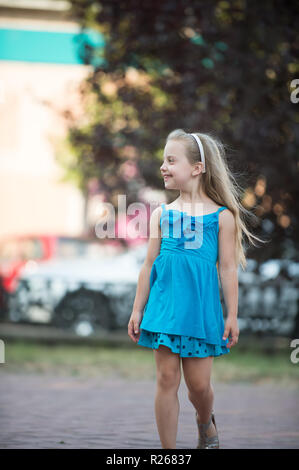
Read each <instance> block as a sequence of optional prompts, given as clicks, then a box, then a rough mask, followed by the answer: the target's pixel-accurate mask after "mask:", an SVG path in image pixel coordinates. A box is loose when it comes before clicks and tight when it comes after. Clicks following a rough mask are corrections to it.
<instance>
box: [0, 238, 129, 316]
mask: <svg viewBox="0 0 299 470" xmlns="http://www.w3.org/2000/svg"><path fill="white" fill-rule="evenodd" d="M95 245H96V247H98V248H99V249H102V248H103V246H104V245H105V250H107V249H109V250H110V249H111V250H112V251H115V253H117V252H119V251H121V247H120V243H119V242H118V241H117V240H109V242H107V243H106V242H103V241H102V240H101V241H98V240H95V239H90V238H88V237H68V236H59V235H24V236H22V235H19V236H15V237H5V238H1V239H0V312H1V315H0V316H3V314H4V313H5V312H6V307H7V305H6V298H7V295H9V294H10V293H13V292H14V291H15V288H16V286H17V283H18V278H19V273H20V271H21V269H22V268H23V267H24V266H25V265H26V264H27V263H28V262H32V261H33V262H34V261H35V262H39V263H42V262H43V261H47V260H49V259H51V258H56V257H58V258H60V257H63V258H72V257H74V256H81V255H82V256H84V254H85V252H86V251H87V250H88V249H90V248H91V247H95ZM107 245H109V246H108V247H107Z"/></svg>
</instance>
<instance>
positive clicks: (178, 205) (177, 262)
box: [128, 129, 259, 449]
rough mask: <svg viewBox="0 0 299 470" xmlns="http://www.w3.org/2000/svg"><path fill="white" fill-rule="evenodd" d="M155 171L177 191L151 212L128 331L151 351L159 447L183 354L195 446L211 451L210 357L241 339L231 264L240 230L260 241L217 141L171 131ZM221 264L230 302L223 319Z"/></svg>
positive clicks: (175, 408)
mask: <svg viewBox="0 0 299 470" xmlns="http://www.w3.org/2000/svg"><path fill="white" fill-rule="evenodd" d="M160 170H161V173H162V176H163V178H164V184H165V188H166V189H173V190H179V192H180V195H179V197H178V198H177V199H176V200H175V201H173V202H172V203H171V204H169V205H168V206H166V205H165V204H162V205H161V206H159V207H157V208H156V209H155V210H154V211H153V212H152V214H151V218H150V236H149V244H148V252H147V256H146V259H145V261H144V263H143V266H142V268H141V271H140V275H139V279H138V284H137V290H136V296H135V301H134V305H133V311H132V314H131V317H130V320H129V324H128V335H129V336H130V338H131V339H132V340H133V341H134V342H138V345H141V346H145V347H149V348H153V350H154V354H155V361H156V370H157V390H156V397H155V415H156V422H157V427H158V432H159V436H160V441H161V444H162V448H164V449H167V448H168V449H171V448H174V449H175V447H176V436H177V426H178V414H179V401H178V395H177V392H178V388H179V385H180V381H181V362H180V361H182V368H183V373H184V378H185V382H186V385H187V388H188V397H189V400H190V401H191V403H192V404H193V405H194V407H195V410H196V414H195V418H196V423H197V427H198V432H199V434H198V445H197V448H198V449H199V448H200V449H209V448H214V449H215V448H219V438H218V432H217V427H216V422H215V416H214V413H213V401H214V390H213V387H212V385H211V382H210V378H211V368H212V363H213V358H214V357H216V356H221V355H223V354H227V353H229V352H230V349H229V348H231V347H232V346H234V345H235V344H236V343H237V342H238V337H239V328H238V322H237V311H238V274H237V272H238V265H239V263H240V264H241V266H242V268H243V269H244V268H245V267H246V258H245V255H244V250H243V247H242V238H243V233H242V232H244V233H245V234H246V235H247V237H248V239H249V240H250V242H251V243H252V244H254V242H253V238H255V239H257V240H259V239H258V238H257V237H255V236H254V235H252V234H251V233H250V232H249V231H248V230H247V228H246V226H245V225H244V223H243V222H242V220H241V218H240V211H243V212H245V213H246V212H248V211H246V209H244V208H243V206H242V205H241V204H240V203H239V202H238V191H237V184H236V183H235V180H234V177H233V175H232V173H231V172H230V170H229V168H228V166H227V162H226V157H225V154H224V147H223V145H222V144H221V143H220V142H219V141H218V139H215V138H214V137H212V136H211V135H209V134H202V133H196V134H188V133H186V132H184V131H183V130H181V129H177V130H175V131H173V132H171V133H170V134H169V136H168V137H167V141H166V146H165V149H164V161H163V164H162V165H161V167H160ZM196 208H199V209H197V210H196ZM182 223H183V224H182ZM188 234H191V236H190V235H188ZM216 264H217V265H216ZM217 267H218V271H219V275H220V280H221V285H222V289H223V295H224V300H225V304H226V307H227V319H226V323H225V326H224V319H223V311H222V306H221V302H220V295H219V285H218V272H217ZM145 304H146V305H145ZM144 306H145V308H144ZM143 309H144V315H143V316H142V312H143ZM228 337H229V339H228ZM180 358H182V359H180Z"/></svg>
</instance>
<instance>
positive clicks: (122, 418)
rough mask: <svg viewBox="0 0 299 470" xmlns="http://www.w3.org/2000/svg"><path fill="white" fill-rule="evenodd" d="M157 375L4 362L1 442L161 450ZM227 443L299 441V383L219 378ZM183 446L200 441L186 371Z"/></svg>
mask: <svg viewBox="0 0 299 470" xmlns="http://www.w3.org/2000/svg"><path fill="white" fill-rule="evenodd" d="M155 386H156V384H155V381H144V380H142V381H141V380H140V381H135V380H131V381H130V380H126V379H122V378H117V377H116V378H109V379H108V378H105V379H104V380H103V379H101V378H94V377H88V378H87V377H83V376H80V377H67V376H65V377H61V376H60V377H54V376H51V375H48V374H47V375H42V374H40V375H38V374H22V373H18V374H17V373H10V372H6V371H4V370H3V369H2V370H1V369H0V420H1V431H0V448H1V449H8V448H15V449H16V448H26V449H29V448H33V449H37V448H40V449H46V448H47V449H49V448H63V449H65V448H78V449H87V448H90V449H92V448H93V449H161V444H160V440H159V436H158V431H157V428H156V422H155V414H154V395H155ZM213 386H214V391H215V401H214V410H215V417H216V424H217V427H218V431H219V440H220V446H221V448H223V449H237V448H238V449H241V448H247V449H254V448H255V449H258V448H267V449H271V448H281V449H291V448H293V449H294V448H296V449H298V448H299V395H298V390H297V388H296V387H294V386H293V387H290V388H286V387H285V386H278V385H275V386H274V385H273V384H262V385H252V384H245V383H244V384H242V383H237V384H223V383H217V382H213ZM179 400H180V416H179V426H178V434H177V449H194V448H195V447H196V444H197V427H196V423H195V412H194V408H193V406H192V404H191V403H190V402H189V400H188V397H187V388H186V385H185V382H184V379H183V378H182V381H181V386H180V389H179Z"/></svg>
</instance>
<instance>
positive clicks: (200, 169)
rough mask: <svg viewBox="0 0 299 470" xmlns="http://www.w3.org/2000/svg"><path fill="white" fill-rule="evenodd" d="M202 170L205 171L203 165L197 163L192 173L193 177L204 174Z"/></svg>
mask: <svg viewBox="0 0 299 470" xmlns="http://www.w3.org/2000/svg"><path fill="white" fill-rule="evenodd" d="M195 170H196V171H195ZM202 170H203V163H202V162H198V163H195V164H194V168H193V171H192V175H193V176H196V175H200V173H202Z"/></svg>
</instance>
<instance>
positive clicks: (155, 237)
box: [128, 207, 162, 342]
mask: <svg viewBox="0 0 299 470" xmlns="http://www.w3.org/2000/svg"><path fill="white" fill-rule="evenodd" d="M161 211H162V210H161V207H156V209H154V210H153V212H152V214H151V218H150V234H149V241H148V249H147V254H146V258H145V260H144V262H143V265H142V267H141V270H140V274H139V277H138V283H137V288H136V296H135V300H134V304H133V309H132V314H131V317H130V320H129V323H128V335H129V336H130V338H131V339H132V340H133V341H135V342H136V341H138V339H139V336H140V331H139V325H140V323H141V319H142V312H143V309H144V306H145V304H146V302H147V300H148V296H149V292H150V274H151V270H152V266H153V263H154V261H155V259H156V258H157V256H158V255H159V253H160V247H161V229H160V216H161Z"/></svg>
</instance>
